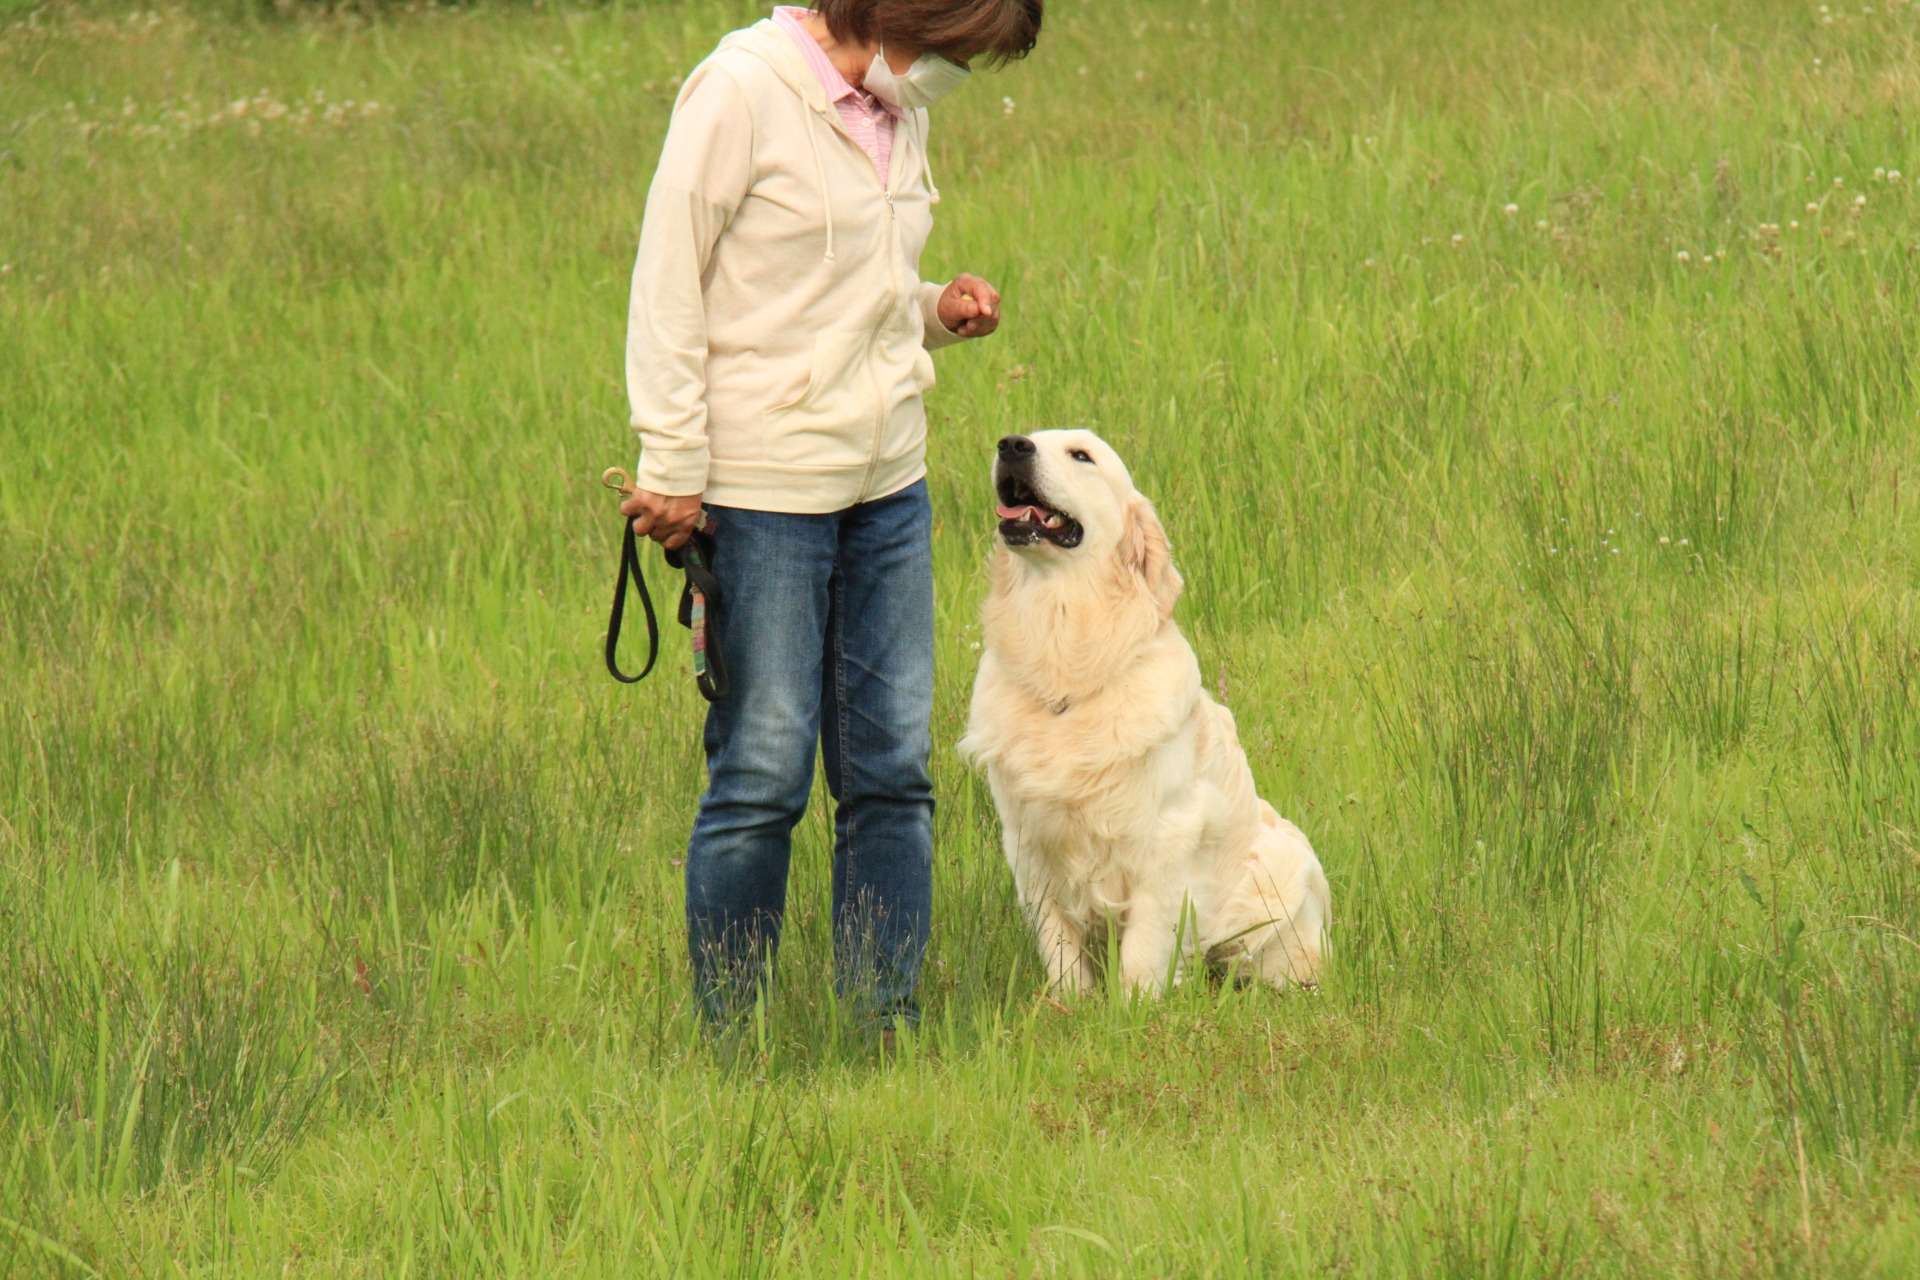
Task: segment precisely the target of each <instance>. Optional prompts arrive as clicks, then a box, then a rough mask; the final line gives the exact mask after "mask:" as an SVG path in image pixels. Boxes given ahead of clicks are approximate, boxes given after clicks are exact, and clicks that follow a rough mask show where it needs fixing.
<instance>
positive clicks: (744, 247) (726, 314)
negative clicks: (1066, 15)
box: [621, 0, 1042, 1038]
mask: <svg viewBox="0 0 1920 1280" xmlns="http://www.w3.org/2000/svg"><path fill="white" fill-rule="evenodd" d="M1041 4H1042V0H819V3H817V4H815V5H814V6H813V7H812V8H811V9H800V8H782V9H778V10H776V11H775V12H774V14H773V16H772V17H771V18H770V19H768V20H766V21H762V22H759V23H756V24H755V25H754V26H752V27H749V28H747V29H746V30H743V31H736V32H734V33H733V34H732V35H730V36H728V37H727V38H726V39H725V40H723V41H721V42H720V46H719V48H718V49H717V50H715V51H714V53H713V54H712V55H710V56H709V57H708V58H707V59H706V61H704V62H702V63H701V64H700V65H699V66H698V67H696V68H695V69H694V72H693V74H692V75H691V76H689V77H688V78H687V82H686V84H685V85H684V86H683V87H682V89H681V91H680V97H679V100H678V101H677V102H676V103H675V105H674V111H673V119H672V121H671V123H670V124H669V126H668V129H667V138H666V143H665V146H664V148H663V150H662V153H661V157H660V167H659V169H658V170H657V171H656V172H655V174H654V179H653V186H652V188H651V190H650V191H649V193H648V196H647V210H646V219H645V222H644V225H643V227H642V230H641V233H640V252H639V257H638V260H637V261H636V263H635V265H634V274H633V295H632V303H631V306H630V309H629V314H628V334H627V387H628V393H629V397H630V399H631V401H632V406H633V427H634V430H635V431H637V432H638V433H639V436H640V441H641V454H640V463H639V475H638V485H637V487H638V492H636V493H635V495H634V496H633V497H631V498H630V499H628V500H627V502H626V503H625V504H623V506H622V508H621V509H622V511H624V512H625V514H627V515H628V516H629V517H631V518H632V520H633V528H634V532H635V533H636V534H640V535H644V536H649V537H652V538H654V539H655V540H656V541H658V542H660V543H662V544H664V545H665V546H666V547H668V548H669V549H671V548H674V547H677V546H679V545H681V544H682V543H684V542H685V541H686V540H687V538H688V537H689V535H690V534H691V532H692V530H693V528H694V525H695V523H696V521H698V519H699V518H700V515H701V512H702V510H705V511H706V512H707V513H709V514H710V515H711V517H712V520H713V533H714V538H715V551H714V557H713V560H714V562H713V565H712V568H713V571H714V573H715V575H716V577H717V578H718V580H719V598H720V603H719V606H718V608H717V609H716V610H715V614H716V616H715V618H714V620H713V623H712V626H713V631H714V635H715V639H716V641H717V643H718V644H719V646H720V649H721V652H722V653H723V654H725V656H726V660H727V663H728V667H729V678H730V682H731V687H730V690H729V692H728V694H727V696H726V697H725V698H723V699H722V700H721V701H719V702H717V703H715V704H714V705H713V706H712V707H711V709H710V710H709V711H708V714H707V724H706V755H707V772H708V781H707V789H706V792H705V793H704V794H703V795H702V796H701V799H700V811H699V816H698V818H697V819H696V820H695V823H694V828H693V836H692V839H691V841H690V843H689V846H688V851H687V867H686V871H687V942H688V950H689V953H690V955H691V957H692V961H693V971H694V983H695V991H696V994H697V995H698V997H699V1000H700V1004H701V1007H702V1009H703V1011H704V1012H705V1014H706V1015H707V1016H708V1018H709V1019H710V1020H711V1021H713V1022H716V1023H717V1022H721V1021H724V1020H725V1019H727V1018H728V1017H729V1016H730V1015H732V1014H733V1013H735V1012H738V1011H739V1010H740V1009H741V1008H742V1006H743V1005H744V1004H745V1003H747V1002H749V1001H750V1000H751V999H752V997H753V993H754V989H755V986H756V985H757V984H758V983H759V982H760V981H761V980H762V979H763V978H764V976H765V975H766V974H767V973H768V972H769V966H770V965H771V963H772V960H773V955H774V951H775V949H776V947H777V945H778V941H779V935H780V920H781V913H782V910H783V908H784V906H785V901H786V887H787V864H788V856H789V849H790V837H791V833H792V830H793V827H794V825H795V824H796V823H797V822H798V821H799V820H800V817H801V815H802V814H803V813H804V811H805V809H806V802H807V795H808V792H809V790H810V788H811V785H812V775H813V753H814V744H815V742H816V740H817V741H818V742H819V744H820V747H821V753H822V756H823V758H824V759H825V761H826V768H827V782H828V786H829V788H830V790H831V791H832V793H833V798H834V851H833V922H834V961H835V971H836V974H837V981H838V985H839V986H840V988H841V990H842V992H843V994H845V995H847V996H849V997H851V998H854V999H856V1000H858V1001H859V1002H860V1003H861V1004H862V1006H863V1007H865V1008H866V1009H868V1010H870V1011H871V1012H872V1013H873V1014H874V1015H875V1016H876V1017H877V1018H878V1020H879V1022H880V1025H881V1026H883V1027H884V1028H886V1030H887V1034H888V1036H889V1038H890V1037H891V1030H892V1027H893V1024H894V1021H895V1020H896V1019H898V1018H907V1019H911V1018H912V1017H914V1016H915V1012H916V1006H915V1003H914V987H915V983H916V980H917V978H918V976H919V969H920V958H921V954H922V952H923V951H924V950H925V948H926V939H927V929H928V923H929V916H930V912H931V905H932V901H931V900H932V873H933V792H932V786H931V783H930V781H929V777H928V768H927V764H928V754H929V752H930V749H931V734H930V730H929V721H930V719H931V716H932V711H933V568H932V551H931V545H930V532H931V524H932V522H931V517H930V514H929V510H928V505H927V492H926V482H925V479H924V476H925V470H926V468H925V453H926V414H925V409H924V407H923V404H922V399H921V397H922V396H923V394H924V393H925V392H926V390H927V389H928V388H929V387H931V386H932V385H933V381H934V373H933V361H932V358H931V356H930V355H929V352H931V351H932V350H934V349H936V348H939V347H942V346H946V345H948V344H949V343H953V342H958V341H961V340H964V339H969V338H981V337H985V336H986V335H987V334H990V333H992V332H993V331H994V329H995V328H996V327H998V325H999V321H1000V296H999V293H998V292H997V291H996V290H995V289H994V288H993V287H992V286H991V285H989V284H988V283H987V282H986V281H984V280H981V279H980V278H979V277H977V276H971V275H961V276H957V277H955V278H954V280H953V281H952V282H950V283H948V284H945V285H940V284H928V283H925V282H923V281H922V280H921V278H920V252H921V249H922V248H923V246H924V245H925V244H926V240H927V235H928V233H929V232H930V231H931V230H932V226H933V216H932V208H933V205H935V204H936V203H938V202H939V199H940V195H939V192H938V191H937V190H936V189H935V187H934V185H933V179H932V170H931V168H930V166H929V164H928V161H927V108H928V107H929V106H931V105H932V104H933V103H934V102H935V101H936V100H938V99H939V98H940V97H942V96H944V95H945V94H946V93H947V92H948V91H950V90H951V89H953V88H955V87H957V86H958V85H959V84H961V83H964V82H965V80H966V79H967V78H968V74H969V72H968V64H969V63H970V62H972V61H973V60H974V59H976V58H985V59H987V60H989V61H990V62H995V63H1000V62H1005V61H1006V60H1008V59H1011V58H1018V57H1022V56H1024V55H1025V54H1026V53H1028V52H1029V51H1030V50H1031V49H1032V48H1033V46H1034V43H1035V41H1036V40H1037V39H1038V37H1039V33H1040V21H1041Z"/></svg>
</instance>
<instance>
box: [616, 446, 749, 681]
mask: <svg viewBox="0 0 1920 1280" xmlns="http://www.w3.org/2000/svg"><path fill="white" fill-rule="evenodd" d="M600 483H601V484H603V485H605V486H606V487H607V488H609V489H617V490H618V491H619V492H620V493H622V494H631V493H632V492H633V486H631V485H629V484H628V483H627V477H626V473H625V472H623V471H621V470H620V469H619V468H618V467H609V468H607V470H606V473H605V474H604V475H602V476H601V477H600ZM620 522H621V524H622V526H623V527H624V533H623V534H622V536H621V541H620V576H619V577H618V578H617V579H615V581H614V584H613V611H612V612H611V613H610V614H608V615H607V648H606V659H607V672H608V674H610V675H612V676H613V678H614V679H615V680H618V681H619V682H620V683H621V684H638V683H640V681H642V680H644V679H646V678H647V676H648V674H649V673H651V672H652V671H653V667H654V663H655V662H657V661H658V660H659V657H660V622H659V619H658V618H657V617H656V616H655V615H654V611H653V597H652V595H650V594H649V593H648V591H647V576H646V574H645V573H643V572H642V571H641V569H640V547H639V539H638V538H637V537H636V536H635V535H634V532H633V521H631V520H629V519H628V518H627V517H626V516H624V515H622V516H621V518H620ZM713 552H714V541H713V518H712V517H711V516H710V515H708V514H707V513H706V512H704V511H703V512H701V513H700V523H699V525H698V526H697V527H696V528H695V529H694V531H693V536H692V537H691V538H689V539H688V540H687V543H686V545H685V546H683V547H681V548H679V549H678V550H674V551H669V552H667V553H666V556H667V564H668V565H669V566H671V567H672V568H675V569H678V570H680V571H682V572H683V573H685V574H686V582H685V584H684V585H683V586H682V587H681V589H680V608H679V611H678V617H679V622H680V625H681V626H683V627H685V628H687V629H688V630H689V631H691V632H692V633H693V675H694V680H695V682H696V683H697V684H698V685H699V687H700V696H701V697H703V698H705V699H706V700H707V701H708V702H717V701H719V700H720V699H721V698H724V697H726V696H727V664H726V662H725V660H724V659H723V658H722V657H721V654H720V644H719V641H718V639H717V638H716V637H715V636H714V634H713V615H714V611H715V610H716V609H718V608H719V607H720V582H719V579H717V578H715V577H714V576H713V570H712V568H711V567H710V565H711V563H712V560H713ZM628 582H632V583H634V584H635V585H636V586H637V587H638V588H639V590H640V608H641V611H642V612H644V613H645V614H646V617H647V665H646V666H644V667H642V668H641V669H640V674H639V675H637V676H630V675H628V674H626V673H625V672H623V671H622V670H620V656H619V654H620V626H621V623H622V622H623V621H624V620H625V618H626V612H627V583H628Z"/></svg>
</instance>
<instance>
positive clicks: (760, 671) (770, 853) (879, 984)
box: [687, 480, 933, 1025]
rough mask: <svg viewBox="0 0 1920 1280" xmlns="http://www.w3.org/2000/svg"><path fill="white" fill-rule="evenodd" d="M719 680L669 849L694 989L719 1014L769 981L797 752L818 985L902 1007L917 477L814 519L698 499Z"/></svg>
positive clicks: (929, 595) (922, 782)
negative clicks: (819, 804)
mask: <svg viewBox="0 0 1920 1280" xmlns="http://www.w3.org/2000/svg"><path fill="white" fill-rule="evenodd" d="M709 510H710V511H712V513H713V518H714V522H715V528H714V541H715V551H714V557H713V559H714V563H713V566H712V567H713V571H714V575H715V577H717V578H718V579H719V583H720V604H719V608H718V609H717V610H716V611H715V617H714V620H713V630H714V634H715V636H716V637H717V638H718V640H719V644H720V649H721V653H722V655H723V657H724V658H725V660H726V663H727V667H728V675H729V678H730V680H731V688H730V690H729V692H728V694H727V696H726V697H725V698H723V699H722V700H721V701H719V702H717V703H715V704H714V705H713V706H711V707H710V708H709V709H708V712H707V727H706V752H707V789H706V792H705V794H703V795H702V796H701V797H700V814H699V817H698V818H697V819H696V820H695V822H694V827H693V838H692V840H691V841H690V843H689V845H688V849H687V945H688V950H689V952H690V954H691V957H692V960H693V974H694V986H695V993H696V995H697V996H698V997H699V1000H700V1004H701V1007H702V1009H703V1011H704V1012H705V1014H706V1015H707V1016H708V1017H709V1018H710V1019H711V1020H713V1021H714V1022H723V1021H725V1020H727V1019H728V1018H729V1017H731V1016H732V1015H734V1014H736V1013H738V1012H739V1011H740V1010H741V1008H742V1007H743V1006H745V1005H750V1004H751V1002H752V999H753V995H754V990H755V987H756V985H757V984H758V983H760V982H763V981H765V980H766V979H767V978H768V977H769V976H770V974H771V968H772V964H773V958H774V953H775V951H776V949H777V948H778V946H779V941H780V920H781V914H782V912H783V911H784V909H785V906H786V897H787V863H788V858H789V855H790V852H791V836H792V833H793V828H794V826H795V824H797V823H798V822H799V821H800V818H801V816H802V815H803V814H804V813H805V812H806V807H807V797H808V793H809V792H810V791H811V789H812V785H813V752H814V743H815V741H816V740H817V741H818V742H819V744H820V749H821V755H822V758H823V759H824V760H825V762H826V769H827V785H828V788H829V789H830V790H831V791H832V793H833V799H834V817H833V836H834V839H833V941H834V971H835V979H836V986H837V987H838V989H839V990H840V992H841V993H842V995H843V996H844V997H846V998H848V999H849V1000H851V1001H853V1002H855V1004H856V1005H857V1006H858V1007H860V1008H861V1009H862V1011H863V1012H865V1013H867V1014H870V1015H872V1016H874V1017H876V1018H877V1019H879V1020H880V1021H881V1022H882V1023H884V1024H886V1025H891V1024H892V1022H893V1021H894V1020H895V1019H896V1018H904V1019H908V1020H911V1019H912V1018H914V1017H915V1016H916V1013H917V1009H916V1006H915V1004H914V986H915V983H916V982H917V980H918V978H919V973H920V958H921V954H922V953H923V952H924V951H925V949H926V943H927V929H928V924H929V920H930V917H931V914H932V902H933V785H932V781H931V779H930V778H929V776H928V772H927V759H928V755H929V753H930V751H931V749H932V732H931V720H932V716H933V548H932V531H933V517H932V510H931V507H930V505H929V503H928V500H927V488H926V482H925V481H924V480H923V481H920V482H918V483H915V484H914V485H912V486H910V487H909V488H907V489H905V490H902V491H901V492H899V493H896V494H894V495H892V496H890V497H886V498H881V499H879V500H877V501H874V502H866V503H862V504H860V505H858V506H854V507H849V508H847V509H846V510H844V511H838V512H834V513H832V514H830V515H786V514H781V513H776V512H769V511H748V510H742V509H740V508H735V507H710V508H709Z"/></svg>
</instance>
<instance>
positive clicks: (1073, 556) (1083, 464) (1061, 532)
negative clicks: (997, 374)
mask: <svg viewBox="0 0 1920 1280" xmlns="http://www.w3.org/2000/svg"><path fill="white" fill-rule="evenodd" d="M993 487H994V494H995V497H996V498H997V499H998V507H997V513H998V515H999V517H1000V538H1001V540H1002V541H1003V542H1005V543H1006V545H1007V546H1008V547H1009V548H1011V549H1012V550H1013V552H1014V553H1015V554H1016V555H1018V556H1021V557H1022V558H1024V559H1027V560H1029V561H1032V562H1035V563H1036V564H1037V565H1039V566H1044V567H1049V568H1062V569H1069V568H1088V569H1091V568H1093V567H1095V566H1099V565H1105V564H1111V563H1114V562H1118V564H1119V565H1120V567H1121V568H1122V569H1123V570H1124V571H1125V572H1126V573H1128V574H1130V575H1137V577H1138V578H1139V580H1140V581H1141V582H1142V583H1143V584H1144V585H1145V587H1146V589H1147V591H1148V592H1149V593H1150V594H1151V595H1152V596H1153V598H1154V600H1155V602H1156V603H1157V604H1158V605H1159V607H1160V612H1161V614H1162V616H1170V615H1171V614H1172V612H1173V604H1174V601H1175V600H1176V599H1178V598H1179V595H1180V585H1181V584H1180V574H1179V572H1178V571H1177V570H1175V569H1174V567H1173V558H1172V554H1171V551H1170V549H1169V548H1168V546H1167V535H1166V532H1165V531H1164V530H1163V529H1162V528H1161V527H1160V519H1159V517H1158V516H1156V515H1155V514H1154V510H1153V504H1152V503H1150V502H1148V501H1147V500H1146V498H1145V497H1143V496H1141V494H1140V492H1139V491H1138V490H1136V489H1135V488H1134V487H1133V478H1132V477H1131V476H1130V475H1128V474H1127V467H1126V464H1125V463H1124V462H1122V461H1121V460H1120V455H1119V454H1117V453H1115V452H1114V451H1113V448H1112V446H1110V445H1108V444H1107V442H1106V441H1104V440H1102V439H1101V438H1100V437H1099V436H1096V435H1094V434H1093V433H1092V432H1091V431H1036V432H1034V433H1033V434H1032V435H1024V436H1007V437H1006V438H1004V439H1003V440H1001V441H1000V444H999V446H998V449H997V451H996V456H995V458H994V462H993Z"/></svg>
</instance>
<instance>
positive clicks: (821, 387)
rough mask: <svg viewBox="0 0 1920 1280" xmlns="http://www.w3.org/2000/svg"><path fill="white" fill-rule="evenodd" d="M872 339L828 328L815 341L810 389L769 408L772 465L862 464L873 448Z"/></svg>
mask: <svg viewBox="0 0 1920 1280" xmlns="http://www.w3.org/2000/svg"><path fill="white" fill-rule="evenodd" d="M871 345H872V335H871V334H869V333H867V332H866V331H864V330H845V329H838V330H828V331H827V332H825V333H821V334H817V335H816V336H815V337H814V340H813V353H812V355H811V357H810V358H809V361H808V370H807V381H806V385H805V386H803V387H801V388H800V390H799V391H798V392H795V393H791V394H787V395H784V396H783V397H782V398H781V399H780V400H779V401H777V402H776V403H774V404H772V405H769V406H768V408H767V418H768V425H769V426H771V427H773V428H774V429H775V430H774V433H773V435H772V436H771V437H770V438H769V439H768V440H767V442H766V443H767V444H768V446H769V452H770V454H772V455H774V456H772V457H770V458H769V459H768V460H769V461H779V462H783V463H787V464H789V465H794V466H816V467H834V466H850V465H861V464H864V462H865V460H866V458H867V456H868V455H869V454H870V453H871V452H872V448H873V431H874V426H873V423H874V414H875V412H876V411H877V410H876V406H875V403H874V400H875V386H874V376H873V371H872V370H871V369H869V368H868V363H869V348H870V347H871Z"/></svg>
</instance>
